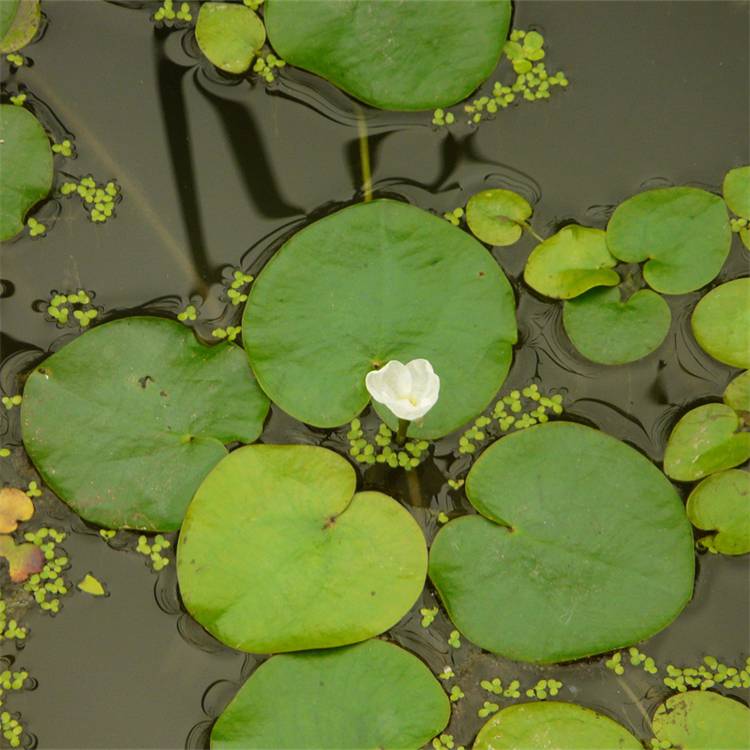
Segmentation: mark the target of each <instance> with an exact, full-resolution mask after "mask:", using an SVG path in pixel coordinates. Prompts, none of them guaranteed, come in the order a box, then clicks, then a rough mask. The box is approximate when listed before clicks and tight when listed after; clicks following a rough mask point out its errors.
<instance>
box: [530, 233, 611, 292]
mask: <svg viewBox="0 0 750 750" xmlns="http://www.w3.org/2000/svg"><path fill="white" fill-rule="evenodd" d="M616 265H617V261H616V260H615V259H614V258H613V257H612V256H611V255H610V254H609V250H607V242H606V239H605V234H604V232H603V231H602V230H601V229H592V228H591V227H581V226H578V225H577V224H571V225H569V226H567V227H563V228H562V229H561V230H560V231H559V232H557V233H556V234H553V235H552V236H551V237H548V238H547V239H546V240H545V241H544V242H542V243H540V244H539V245H537V246H536V247H535V248H534V249H533V250H532V251H531V255H529V258H528V260H527V261H526V268H524V271H523V278H524V280H525V281H526V283H527V284H528V285H529V286H530V287H531V288H532V289H534V290H536V291H537V292H539V294H543V295H544V296H545V297H553V298H555V299H571V298H572V297H577V296H578V295H579V294H583V293H584V292H586V291H588V290H589V289H592V288H593V287H595V286H615V285H616V284H619V283H620V277H619V276H618V274H617V271H614V270H612V269H613V268H614V267H615V266H616Z"/></svg>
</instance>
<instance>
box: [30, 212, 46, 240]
mask: <svg viewBox="0 0 750 750" xmlns="http://www.w3.org/2000/svg"><path fill="white" fill-rule="evenodd" d="M26 228H27V229H28V230H29V236H30V237H44V235H45V234H47V226H46V225H45V224H42V222H41V221H38V220H37V219H35V218H34V217H33V216H30V217H29V219H28V221H27V222H26Z"/></svg>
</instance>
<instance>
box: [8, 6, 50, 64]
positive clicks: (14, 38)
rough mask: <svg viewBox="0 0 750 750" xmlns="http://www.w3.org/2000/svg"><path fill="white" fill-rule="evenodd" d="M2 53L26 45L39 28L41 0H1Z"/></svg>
mask: <svg viewBox="0 0 750 750" xmlns="http://www.w3.org/2000/svg"><path fill="white" fill-rule="evenodd" d="M0 6H7V7H2V8H1V9H0V53H2V54H7V53H8V52H16V51H17V50H19V49H21V48H22V47H25V46H26V45H27V44H28V43H29V42H30V41H31V40H32V39H33V38H34V37H35V36H36V32H37V31H38V30H39V24H40V23H41V21H42V12H41V9H40V7H39V0H21V1H20V2H18V0H0Z"/></svg>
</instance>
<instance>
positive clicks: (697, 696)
mask: <svg viewBox="0 0 750 750" xmlns="http://www.w3.org/2000/svg"><path fill="white" fill-rule="evenodd" d="M652 724H653V727H654V734H655V735H656V737H657V739H659V740H661V741H667V742H670V743H671V746H672V747H674V748H680V750H718V749H719V748H721V750H747V748H748V747H750V710H748V708H747V706H744V705H743V704H742V703H740V702H739V701H735V700H732V699H731V698H725V697H724V696H722V695H718V694H717V693H712V692H710V691H703V690H691V691H690V692H687V693H679V694H678V695H673V696H671V697H670V698H667V700H666V701H665V702H664V703H662V705H661V706H659V708H658V709H657V710H656V713H655V714H654V718H653V722H652Z"/></svg>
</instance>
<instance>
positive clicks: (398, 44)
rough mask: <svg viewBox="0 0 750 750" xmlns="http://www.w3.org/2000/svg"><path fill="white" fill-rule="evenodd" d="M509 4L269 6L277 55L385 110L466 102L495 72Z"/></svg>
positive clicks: (272, 0) (303, 1)
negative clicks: (463, 100) (464, 100)
mask: <svg viewBox="0 0 750 750" xmlns="http://www.w3.org/2000/svg"><path fill="white" fill-rule="evenodd" d="M510 14H511V7H510V1H509V0H442V1H441V2H439V3H435V2H430V0H412V1H411V2H408V3H395V2H381V0H267V2H266V7H265V21H266V28H267V29H268V38H269V40H270V42H271V44H272V45H273V48H274V49H275V50H276V52H277V53H278V54H279V55H281V57H283V58H284V60H286V61H287V62H289V63H290V64H291V65H296V66H297V67H299V68H304V69H305V70H309V71H311V72H313V73H317V74H318V75H319V76H322V77H323V78H327V79H328V80H329V81H331V82H332V83H334V84H335V85H336V86H338V87H339V88H341V89H343V90H344V91H346V92H347V93H349V94H351V95H352V96H354V97H356V98H357V99H360V100H362V101H363V102H367V104H372V105H373V106H375V107H380V108H381V109H399V110H416V109H434V108H435V107H449V106H451V105H452V104H455V103H456V102H458V101H461V100H462V99H465V98H466V97H467V96H468V95H469V94H470V93H471V92H472V91H474V89H475V88H476V87H477V86H479V84H480V83H482V81H484V80H485V79H486V78H487V77H488V76H489V75H490V74H491V73H492V71H493V70H494V69H495V66H496V65H497V63H498V61H499V59H500V53H501V51H502V47H503V43H504V42H505V38H506V36H507V34H508V26H509V24H510Z"/></svg>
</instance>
